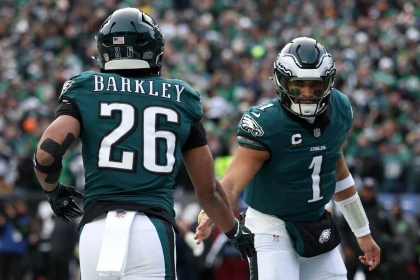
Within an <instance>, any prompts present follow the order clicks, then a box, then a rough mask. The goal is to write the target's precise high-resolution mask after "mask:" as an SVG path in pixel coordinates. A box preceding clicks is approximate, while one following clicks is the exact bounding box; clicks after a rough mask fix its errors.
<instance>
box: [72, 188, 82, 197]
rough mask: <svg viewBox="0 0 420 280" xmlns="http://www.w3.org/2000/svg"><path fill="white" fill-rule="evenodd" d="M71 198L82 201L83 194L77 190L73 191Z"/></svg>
mask: <svg viewBox="0 0 420 280" xmlns="http://www.w3.org/2000/svg"><path fill="white" fill-rule="evenodd" d="M73 196H74V197H76V198H78V199H82V198H83V194H82V193H81V192H79V191H77V190H74V193H73Z"/></svg>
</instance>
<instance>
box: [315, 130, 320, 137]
mask: <svg viewBox="0 0 420 280" xmlns="http://www.w3.org/2000/svg"><path fill="white" fill-rule="evenodd" d="M314 136H315V137H316V138H319V137H320V136H321V129H319V128H315V129H314Z"/></svg>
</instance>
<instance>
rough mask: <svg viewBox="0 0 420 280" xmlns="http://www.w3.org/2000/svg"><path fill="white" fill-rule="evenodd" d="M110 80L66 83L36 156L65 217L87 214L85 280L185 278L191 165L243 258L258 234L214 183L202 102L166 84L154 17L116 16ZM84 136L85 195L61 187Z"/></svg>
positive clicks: (109, 30)
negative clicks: (182, 259)
mask: <svg viewBox="0 0 420 280" xmlns="http://www.w3.org/2000/svg"><path fill="white" fill-rule="evenodd" d="M96 38H97V47H98V51H99V58H98V60H99V61H100V68H101V72H100V73H99V72H84V73H82V74H80V75H78V76H76V77H74V78H72V79H70V80H69V81H67V82H66V83H65V84H64V86H63V90H62V92H61V95H60V97H59V105H58V108H57V111H56V119H55V120H54V121H53V122H52V123H51V125H50V126H49V127H48V128H47V129H46V131H45V132H44V134H43V136H42V138H41V140H40V142H39V144H38V147H37V150H36V152H35V156H34V165H35V172H36V175H37V177H38V179H39V181H40V183H41V185H42V187H43V189H44V192H45V194H46V196H47V198H48V201H49V203H50V205H51V207H52V209H53V211H54V213H55V214H56V215H57V216H58V218H60V219H62V220H64V221H67V222H69V221H70V220H71V218H77V217H79V216H81V215H82V211H81V209H80V208H79V207H78V205H77V204H76V202H75V200H74V198H78V199H81V198H83V204H84V215H83V218H82V220H81V223H80V247H79V255H80V265H81V277H82V279H88V280H95V279H103V277H102V276H108V278H107V279H110V280H114V279H125V280H129V279H152V278H153V279H176V270H175V260H176V257H175V231H176V228H177V227H176V224H175V221H174V216H175V213H174V209H173V196H172V195H173V187H174V179H175V176H176V174H177V172H178V170H179V167H180V164H181V161H182V160H183V161H184V163H185V165H186V167H187V169H188V172H189V175H190V177H191V180H192V182H193V184H194V187H195V191H196V194H197V198H198V201H199V203H200V204H201V205H202V207H203V208H204V209H205V210H206V212H207V213H208V214H209V216H210V217H211V218H212V219H213V220H214V221H215V223H216V224H217V225H218V226H220V227H221V228H222V230H223V231H224V232H225V233H226V235H227V237H228V239H229V240H230V241H231V242H232V244H233V245H234V246H235V247H236V248H237V249H238V250H239V251H240V252H241V255H242V257H243V258H246V256H247V255H248V256H249V255H250V254H251V252H252V251H253V250H254V248H253V246H254V245H253V242H254V238H253V234H252V233H251V232H250V231H249V230H248V229H247V228H246V227H245V226H244V225H243V224H241V223H240V222H239V221H238V220H237V219H235V217H234V216H233V214H232V210H231V208H230V205H229V201H228V199H227V196H226V194H225V192H224V191H223V188H222V186H221V185H220V183H219V182H218V181H217V180H216V179H215V175H214V166H213V158H212V155H211V153H210V150H209V148H208V146H207V139H206V133H205V131H204V128H203V126H202V125H201V122H200V119H201V117H202V115H203V109H202V106H201V102H200V95H199V94H198V93H197V92H196V91H195V90H194V89H193V88H191V86H190V85H188V84H187V83H185V82H184V81H181V80H175V79H167V78H163V77H161V76H160V70H161V64H162V57H163V53H164V38H163V34H162V32H161V30H160V29H159V26H158V25H157V24H156V22H155V21H154V20H153V19H152V18H151V17H150V16H148V15H147V14H145V13H143V12H141V11H140V10H138V9H134V8H124V9H119V10H117V11H115V12H114V13H113V14H112V15H110V16H109V17H108V18H107V19H106V21H105V22H104V23H103V24H102V26H101V27H100V30H99V33H98V35H97V37H96ZM78 138H80V139H81V142H82V147H83V150H82V154H83V164H84V168H85V178H86V184H85V193H84V195H82V194H81V193H79V192H78V191H76V190H75V188H74V187H72V186H68V185H65V184H62V183H60V182H59V176H60V173H61V169H62V164H61V160H62V156H63V155H64V153H65V152H66V150H67V149H68V147H69V146H70V145H71V144H72V143H73V142H74V141H75V140H76V139H78Z"/></svg>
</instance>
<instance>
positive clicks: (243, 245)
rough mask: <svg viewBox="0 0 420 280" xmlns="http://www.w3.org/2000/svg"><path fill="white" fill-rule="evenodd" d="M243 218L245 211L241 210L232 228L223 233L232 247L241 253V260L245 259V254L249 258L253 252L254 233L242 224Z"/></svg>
mask: <svg viewBox="0 0 420 280" xmlns="http://www.w3.org/2000/svg"><path fill="white" fill-rule="evenodd" d="M244 218H245V213H243V212H242V213H241V214H239V216H238V217H236V223H235V226H234V227H233V229H232V230H231V231H229V232H226V233H225V234H226V236H227V237H228V239H229V241H230V243H232V245H233V247H235V248H236V250H238V251H239V253H240V254H241V259H242V260H243V261H244V260H246V258H247V256H248V257H249V258H250V257H251V256H252V255H253V254H255V247H254V234H253V233H252V232H251V231H250V230H249V229H248V228H247V227H246V226H245V225H244V224H242V221H243V220H244Z"/></svg>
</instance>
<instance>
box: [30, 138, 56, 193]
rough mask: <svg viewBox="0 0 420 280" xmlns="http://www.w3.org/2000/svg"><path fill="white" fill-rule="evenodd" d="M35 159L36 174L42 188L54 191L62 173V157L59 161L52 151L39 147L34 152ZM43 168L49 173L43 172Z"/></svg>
mask: <svg viewBox="0 0 420 280" xmlns="http://www.w3.org/2000/svg"><path fill="white" fill-rule="evenodd" d="M41 146H42V144H41ZM34 161H35V168H34V170H35V175H36V177H37V179H38V181H39V183H40V184H41V186H42V188H43V189H44V190H46V191H53V190H54V189H55V188H56V187H57V185H58V178H59V177H60V174H61V159H60V162H59V163H58V162H56V159H54V158H53V157H52V156H51V155H50V153H48V152H45V151H43V150H41V149H40V148H38V149H37V150H36V152H35V154H34ZM54 166H55V167H54ZM41 170H43V171H46V172H48V173H45V172H42V171H41Z"/></svg>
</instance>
